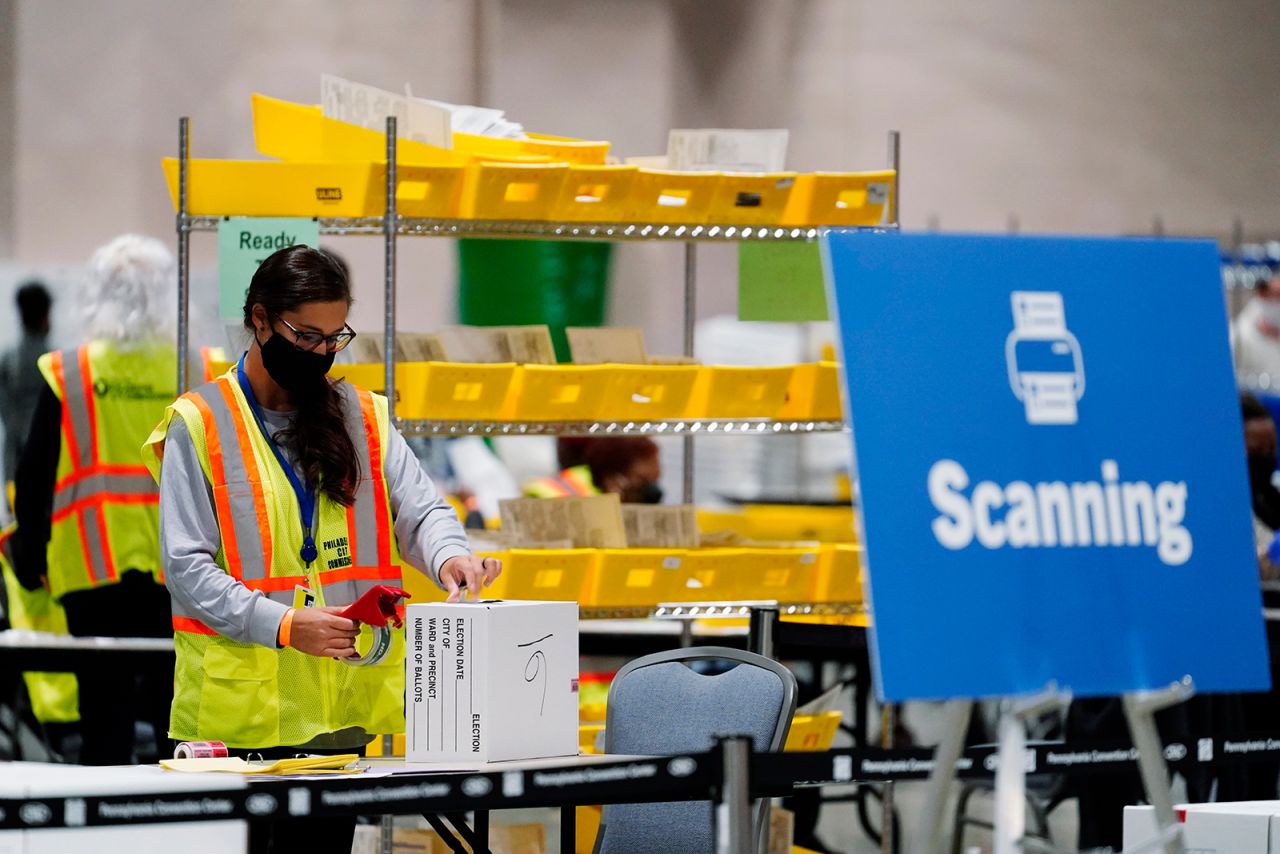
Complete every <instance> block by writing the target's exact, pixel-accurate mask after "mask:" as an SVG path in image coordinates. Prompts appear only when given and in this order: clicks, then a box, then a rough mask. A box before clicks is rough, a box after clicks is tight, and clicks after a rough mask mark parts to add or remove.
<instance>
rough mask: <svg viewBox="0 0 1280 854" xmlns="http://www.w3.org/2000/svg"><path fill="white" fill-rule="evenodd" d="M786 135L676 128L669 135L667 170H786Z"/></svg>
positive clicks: (766, 131) (771, 131)
mask: <svg viewBox="0 0 1280 854" xmlns="http://www.w3.org/2000/svg"><path fill="white" fill-rule="evenodd" d="M787 136H788V133H787V131H786V130H735V129H727V128H708V129H673V130H672V131H671V132H670V133H668V134H667V168H669V169H675V170H678V171H705V170H711V171H718V172H781V171H782V170H783V169H785V168H786V162H787Z"/></svg>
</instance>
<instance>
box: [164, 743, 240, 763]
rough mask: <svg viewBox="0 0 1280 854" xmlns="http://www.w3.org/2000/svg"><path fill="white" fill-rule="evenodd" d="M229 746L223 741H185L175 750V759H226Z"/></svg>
mask: <svg viewBox="0 0 1280 854" xmlns="http://www.w3.org/2000/svg"><path fill="white" fill-rule="evenodd" d="M226 756H227V746H226V745H225V744H223V743H222V742H221V741H184V742H182V743H181V744H179V745H178V746H177V747H176V748H174V750H173V758H174V759H225V758H226Z"/></svg>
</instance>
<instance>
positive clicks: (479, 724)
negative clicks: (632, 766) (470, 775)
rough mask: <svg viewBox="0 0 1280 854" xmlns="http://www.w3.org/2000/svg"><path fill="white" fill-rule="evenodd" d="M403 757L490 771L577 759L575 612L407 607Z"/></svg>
mask: <svg viewBox="0 0 1280 854" xmlns="http://www.w3.org/2000/svg"><path fill="white" fill-rule="evenodd" d="M405 617H406V620H405V624H406V625H405V630H406V632H407V635H406V639H405V640H406V643H405V650H406V654H405V670H406V673H405V727H406V733H405V734H406V746H405V758H406V759H407V761H409V762H459V761H463V762H466V761H472V762H495V761H502V760H508V759H537V758H541V757H546V756H576V755H577V753H578V604H577V603H576V602H502V601H495V600H489V601H481V602H465V603H462V602H460V603H455V604H451V605H446V604H443V603H433V604H425V605H410V606H409V607H408V608H407V609H406V614H405Z"/></svg>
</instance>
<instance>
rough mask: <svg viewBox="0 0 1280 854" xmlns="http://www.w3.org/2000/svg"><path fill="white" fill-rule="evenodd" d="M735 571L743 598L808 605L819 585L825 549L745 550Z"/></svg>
mask: <svg viewBox="0 0 1280 854" xmlns="http://www.w3.org/2000/svg"><path fill="white" fill-rule="evenodd" d="M741 551H742V555H741V557H740V558H739V560H740V563H739V564H738V567H737V569H736V570H735V571H736V572H738V573H739V574H740V576H741V578H740V579H739V581H738V585H739V590H740V593H741V595H742V597H743V598H744V599H766V600H768V599H772V600H776V601H778V602H809V601H811V600H812V598H813V591H814V589H815V585H816V584H817V580H818V574H819V568H820V566H821V563H822V556H823V555H822V550H821V549H820V548H819V547H818V546H813V547H812V548H759V549H757V548H752V549H742V550H741Z"/></svg>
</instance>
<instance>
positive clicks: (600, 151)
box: [524, 133, 609, 166]
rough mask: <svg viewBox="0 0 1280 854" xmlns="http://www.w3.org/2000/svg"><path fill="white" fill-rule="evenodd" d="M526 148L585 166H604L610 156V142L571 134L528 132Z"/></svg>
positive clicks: (553, 158) (545, 155)
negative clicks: (579, 137) (575, 137)
mask: <svg viewBox="0 0 1280 854" xmlns="http://www.w3.org/2000/svg"><path fill="white" fill-rule="evenodd" d="M525 137H526V138H525V139H524V150H525V153H527V154H536V155H540V156H544V157H550V158H551V159H552V160H561V161H564V162H565V163H577V164H581V165H583V166H603V165H604V163H605V160H606V159H607V158H608V156H609V143H608V142H605V141H604V140H593V139H574V138H573V137H569V136H552V135H550V134H544V133H526V134H525Z"/></svg>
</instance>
